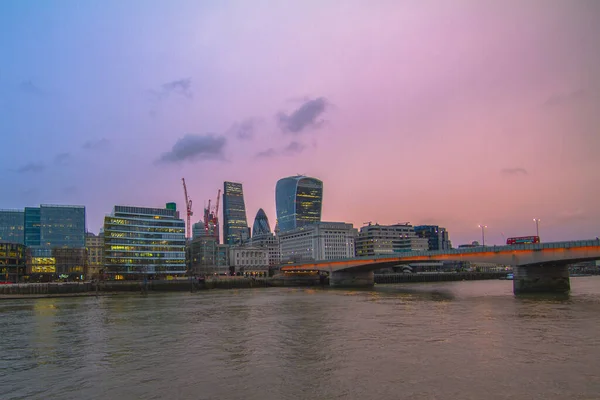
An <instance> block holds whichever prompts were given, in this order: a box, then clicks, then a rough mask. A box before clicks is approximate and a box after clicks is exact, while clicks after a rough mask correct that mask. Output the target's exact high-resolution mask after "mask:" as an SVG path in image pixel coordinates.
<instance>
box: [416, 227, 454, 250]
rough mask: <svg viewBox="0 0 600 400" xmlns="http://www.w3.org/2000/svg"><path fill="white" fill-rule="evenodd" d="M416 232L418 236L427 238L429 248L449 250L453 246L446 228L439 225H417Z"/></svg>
mask: <svg viewBox="0 0 600 400" xmlns="http://www.w3.org/2000/svg"><path fill="white" fill-rule="evenodd" d="M415 233H416V234H417V236H418V237H420V238H424V239H427V242H428V247H429V250H448V249H451V248H452V244H451V243H450V240H449V239H448V232H447V231H446V228H441V227H439V226H437V225H419V226H415Z"/></svg>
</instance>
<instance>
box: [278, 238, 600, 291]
mask: <svg viewBox="0 0 600 400" xmlns="http://www.w3.org/2000/svg"><path fill="white" fill-rule="evenodd" d="M593 260H600V240H599V239H596V240H579V241H570V242H555V243H535V244H519V245H511V246H479V247H469V248H460V249H451V250H442V251H409V252H403V253H397V254H385V255H380V256H374V257H356V258H349V259H338V260H327V261H318V262H307V263H295V264H287V265H285V266H283V267H282V268H281V271H283V272H290V271H319V272H326V273H328V274H329V284H330V285H331V286H337V287H364V286H367V287H368V286H373V285H374V282H375V281H374V275H373V271H375V270H377V269H380V268H384V267H392V266H398V265H402V264H411V263H419V262H431V261H470V262H485V263H494V264H500V265H509V266H512V268H513V274H514V279H513V291H514V293H515V294H518V293H526V292H540V291H543V292H568V291H569V290H570V281H569V270H568V265H569V264H574V263H577V262H582V261H593Z"/></svg>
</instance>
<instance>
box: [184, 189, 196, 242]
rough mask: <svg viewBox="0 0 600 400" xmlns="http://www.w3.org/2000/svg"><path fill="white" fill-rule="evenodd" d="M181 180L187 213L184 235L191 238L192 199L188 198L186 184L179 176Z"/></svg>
mask: <svg viewBox="0 0 600 400" xmlns="http://www.w3.org/2000/svg"><path fill="white" fill-rule="evenodd" d="M181 181H182V182H183V194H184V195H185V208H186V215H187V235H186V237H187V238H188V239H191V237H192V234H191V231H192V223H191V221H192V215H194V213H193V212H192V199H190V197H189V196H188V192H187V186H186V185H185V178H181Z"/></svg>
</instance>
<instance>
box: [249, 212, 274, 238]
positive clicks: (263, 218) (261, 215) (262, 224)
mask: <svg viewBox="0 0 600 400" xmlns="http://www.w3.org/2000/svg"><path fill="white" fill-rule="evenodd" d="M268 233H271V226H270V225H269V218H267V214H265V211H264V210H263V209H262V208H261V209H259V210H258V212H257V213H256V217H254V224H253V225H252V237H254V236H260V235H265V234H268Z"/></svg>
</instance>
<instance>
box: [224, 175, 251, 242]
mask: <svg viewBox="0 0 600 400" xmlns="http://www.w3.org/2000/svg"><path fill="white" fill-rule="evenodd" d="M247 239H250V228H249V227H248V221H247V220H246V205H245V203H244V190H243V189H242V184H241V183H236V182H224V183H223V242H224V243H225V244H239V243H242V242H243V241H244V240H247Z"/></svg>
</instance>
